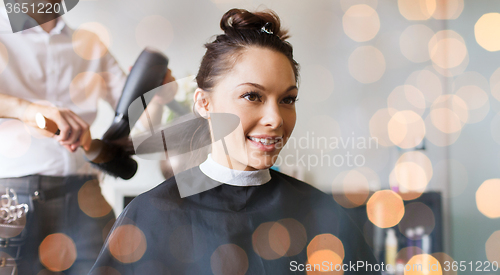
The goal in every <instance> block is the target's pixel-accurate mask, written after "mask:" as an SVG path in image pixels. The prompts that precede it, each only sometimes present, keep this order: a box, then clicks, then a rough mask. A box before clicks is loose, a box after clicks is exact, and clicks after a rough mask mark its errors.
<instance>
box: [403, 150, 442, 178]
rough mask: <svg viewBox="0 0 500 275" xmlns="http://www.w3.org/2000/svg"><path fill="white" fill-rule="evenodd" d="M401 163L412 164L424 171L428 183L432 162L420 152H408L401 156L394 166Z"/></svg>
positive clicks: (431, 172)
mask: <svg viewBox="0 0 500 275" xmlns="http://www.w3.org/2000/svg"><path fill="white" fill-rule="evenodd" d="M402 162H414V163H416V164H418V165H420V167H422V169H424V171H425V174H426V175H427V181H430V180H431V178H432V175H433V169H432V162H431V160H430V159H429V157H428V156H427V155H425V154H424V153H422V152H421V151H409V152H406V153H404V154H402V155H401V156H400V157H399V159H398V160H397V162H396V164H399V163H402Z"/></svg>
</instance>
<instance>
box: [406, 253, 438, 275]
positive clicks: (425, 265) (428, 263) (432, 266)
mask: <svg viewBox="0 0 500 275" xmlns="http://www.w3.org/2000/svg"><path fill="white" fill-rule="evenodd" d="M406 265H408V268H405V272H404V274H405V275H424V274H425V275H427V274H428V275H442V274H443V272H442V269H441V264H440V263H439V261H438V260H437V259H436V258H434V257H432V256H431V255H429V254H419V255H415V256H413V257H411V259H410V260H409V261H408V263H407V264H406ZM410 267H411V268H410Z"/></svg>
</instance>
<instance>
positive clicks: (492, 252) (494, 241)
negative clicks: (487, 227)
mask: <svg viewBox="0 0 500 275" xmlns="http://www.w3.org/2000/svg"><path fill="white" fill-rule="evenodd" d="M485 248H486V257H487V258H488V260H489V261H490V262H496V263H497V264H496V267H498V268H500V266H499V265H500V230H498V231H495V232H493V234H491V236H490V237H489V238H488V240H487V241H486V245H485Z"/></svg>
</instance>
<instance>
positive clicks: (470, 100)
mask: <svg viewBox="0 0 500 275" xmlns="http://www.w3.org/2000/svg"><path fill="white" fill-rule="evenodd" d="M455 94H456V95H457V96H459V97H460V98H461V99H463V100H464V102H465V103H466V104H467V109H468V110H469V119H468V120H467V123H477V122H480V121H482V120H483V119H484V118H485V117H486V115H487V114H488V112H489V111H490V103H489V98H488V94H487V93H486V92H485V91H484V90H483V89H481V88H480V87H478V86H475V85H467V86H463V87H461V88H460V89H458V90H457V91H456V93H455Z"/></svg>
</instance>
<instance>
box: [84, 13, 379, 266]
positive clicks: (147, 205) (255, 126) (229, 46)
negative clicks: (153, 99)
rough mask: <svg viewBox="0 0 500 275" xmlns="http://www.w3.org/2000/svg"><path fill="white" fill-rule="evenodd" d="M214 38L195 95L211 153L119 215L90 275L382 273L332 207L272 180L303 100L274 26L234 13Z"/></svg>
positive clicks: (321, 197) (275, 22) (310, 191)
mask: <svg viewBox="0 0 500 275" xmlns="http://www.w3.org/2000/svg"><path fill="white" fill-rule="evenodd" d="M221 28H222V30H223V31H224V34H221V35H218V36H217V37H216V38H215V40H214V41H213V42H211V43H208V44H206V45H205V46H206V48H207V51H206V53H205V55H204V57H203V59H202V62H201V66H200V70H199V73H198V75H197V77H196V80H197V83H198V89H197V90H196V92H195V94H194V99H195V104H194V111H195V113H196V114H197V115H198V121H201V122H202V123H200V124H199V125H200V127H201V126H202V125H207V124H208V126H209V127H205V128H204V129H209V131H210V135H207V136H209V137H210V138H211V139H212V142H211V143H204V144H211V153H210V154H208V156H206V160H205V161H204V162H203V163H201V164H200V165H199V166H195V167H192V168H190V169H188V170H185V171H183V172H180V173H177V174H176V175H175V176H173V177H171V178H169V179H167V180H166V181H165V182H163V183H162V184H160V185H159V186H157V187H156V188H154V189H152V190H150V191H148V192H146V193H144V194H142V195H140V196H138V197H137V198H135V199H134V200H133V201H132V202H131V203H130V204H129V205H128V206H127V207H126V208H125V210H124V211H123V213H122V214H121V215H120V217H119V218H118V220H117V222H116V223H115V225H114V226H113V229H112V231H111V233H110V235H109V236H108V239H107V241H106V244H105V246H104V248H103V250H102V251H101V254H100V255H99V258H98V260H97V262H96V264H95V265H94V267H93V270H92V272H91V274H92V275H96V274H115V273H116V274H122V275H126V274H197V275H198V274H216V275H219V274H273V275H274V274H290V273H293V274H296V273H299V274H304V273H305V272H306V271H307V273H308V274H311V273H309V271H311V272H314V271H316V272H325V271H327V272H332V273H336V272H339V273H343V272H347V273H349V272H351V273H352V274H354V273H355V274H380V270H376V269H374V268H373V266H375V265H376V264H377V263H376V261H375V259H374V257H373V255H372V253H371V250H370V248H369V247H368V246H367V244H366V243H365V241H364V238H363V237H362V235H361V233H360V231H359V229H358V228H357V227H356V226H355V225H354V224H353V222H352V221H351V220H350V218H349V217H348V216H347V215H346V213H345V212H344V210H343V209H342V207H341V206H339V205H338V204H337V203H336V202H335V201H334V200H333V198H332V197H331V196H329V195H326V194H324V193H322V192H321V191H319V190H317V189H315V188H313V187H312V186H310V185H308V184H307V183H305V182H302V181H299V180H297V179H294V178H292V177H290V176H287V175H285V174H283V173H280V172H277V171H275V170H271V169H269V168H270V167H271V166H273V164H274V162H275V161H276V159H277V156H278V155H279V153H280V151H281V149H282V148H283V146H284V145H285V144H286V142H287V141H288V140H289V138H290V135H291V134H292V131H293V129H294V127H295V123H296V112H295V102H296V100H297V95H298V88H297V80H298V64H297V63H296V62H295V61H294V59H293V51H292V46H291V45H290V44H289V43H288V42H286V41H285V39H286V38H287V34H286V32H285V31H283V30H282V29H281V28H280V21H279V18H278V16H277V15H276V14H275V13H274V12H272V11H266V12H255V13H251V12H248V11H246V10H241V9H232V10H230V11H228V12H227V13H226V14H225V15H224V16H223V17H222V20H221ZM222 114H225V115H228V116H221V115H222ZM235 117H236V118H238V119H239V120H236V121H237V122H238V123H234V121H235V120H234V118H235ZM225 118H227V120H225ZM221 120H222V121H221ZM195 124H196V123H195ZM184 125H188V124H184ZM196 125H198V124H196ZM227 125H235V127H236V125H237V127H236V129H235V128H234V127H233V128H231V127H229V126H227ZM228 128H231V130H230V131H228V130H227V129H228ZM177 129H180V128H179V127H178V128H177ZM221 129H225V130H224V131H222V132H224V133H226V134H224V135H221V134H220V132H221ZM179 131H182V130H179ZM227 133H229V134H227ZM174 134H177V133H173V134H172V135H173V136H177V137H179V138H181V137H183V135H182V134H179V135H174ZM162 135H163V131H162ZM193 136H194V135H193ZM163 138H164V139H163V142H164V143H165V137H164V136H163ZM204 138H206V137H204ZM186 139H187V142H189V143H190V144H191V143H192V142H193V138H192V137H187V138H186ZM167 147H168V154H169V155H170V157H171V156H173V155H174V150H176V148H173V147H172V146H170V147H169V145H168V144H167ZM195 147H196V146H195ZM186 186H187V187H186ZM186 188H190V190H191V191H192V190H197V192H191V193H189V195H186V194H187V193H186V192H184V191H183V190H185V189H186ZM356 263H363V264H364V265H363V266H359V264H358V266H356V269H355V270H354V269H352V268H351V267H354V265H355V264H356ZM365 263H366V264H365ZM368 266H370V268H367V267H368ZM347 268H349V269H347ZM314 274H315V273H314Z"/></svg>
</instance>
